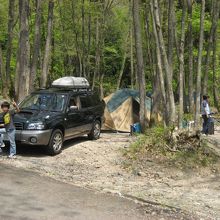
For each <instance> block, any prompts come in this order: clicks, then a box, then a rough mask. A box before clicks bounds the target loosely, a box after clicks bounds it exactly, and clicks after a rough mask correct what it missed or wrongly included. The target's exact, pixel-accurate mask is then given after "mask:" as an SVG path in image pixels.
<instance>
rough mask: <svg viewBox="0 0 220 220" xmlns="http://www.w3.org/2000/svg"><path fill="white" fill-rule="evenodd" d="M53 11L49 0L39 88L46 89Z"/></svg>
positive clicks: (52, 4) (51, 1)
mask: <svg viewBox="0 0 220 220" xmlns="http://www.w3.org/2000/svg"><path fill="white" fill-rule="evenodd" d="M53 9H54V1H53V0H49V4H48V20H47V38H46V45H45V51H44V60H43V68H42V73H41V87H46V85H47V76H48V72H49V65H50V58H51V40H52V29H53Z"/></svg>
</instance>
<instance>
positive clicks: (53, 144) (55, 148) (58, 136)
mask: <svg viewBox="0 0 220 220" xmlns="http://www.w3.org/2000/svg"><path fill="white" fill-rule="evenodd" d="M62 147H63V133H62V131H61V130H60V129H56V130H54V131H53V133H52V135H51V138H50V142H49V145H48V146H47V150H48V153H49V154H50V155H52V156H53V155H56V154H59V153H60V152H61V150H62Z"/></svg>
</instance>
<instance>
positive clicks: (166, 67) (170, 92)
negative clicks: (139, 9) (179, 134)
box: [153, 0, 176, 124]
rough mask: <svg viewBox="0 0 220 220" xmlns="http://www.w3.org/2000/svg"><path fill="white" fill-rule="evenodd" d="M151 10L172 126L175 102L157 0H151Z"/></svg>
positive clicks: (174, 116) (174, 117)
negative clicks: (162, 66) (163, 71)
mask: <svg viewBox="0 0 220 220" xmlns="http://www.w3.org/2000/svg"><path fill="white" fill-rule="evenodd" d="M153 3H154V4H153V6H154V7H153V8H154V19H155V22H156V29H157V34H158V41H159V47H160V50H161V55H162V60H163V65H164V70H165V79H166V85H167V97H168V103H169V107H170V109H169V124H173V123H174V122H175V119H176V115H175V102H174V94H173V86H172V74H171V71H170V66H169V62H168V59H167V54H166V49H165V43H164V39H163V34H162V29H161V23H160V16H159V5H158V0H153Z"/></svg>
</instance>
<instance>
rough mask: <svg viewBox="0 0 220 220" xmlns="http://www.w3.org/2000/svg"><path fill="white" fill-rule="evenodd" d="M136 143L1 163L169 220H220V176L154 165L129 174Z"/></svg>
mask: <svg viewBox="0 0 220 220" xmlns="http://www.w3.org/2000/svg"><path fill="white" fill-rule="evenodd" d="M132 141H134V140H133V138H131V137H130V136H128V135H127V134H111V133H105V134H102V137H101V138H100V139H99V140H98V141H88V140H87V138H86V137H82V138H78V139H75V140H72V141H68V142H66V143H65V148H64V150H63V152H62V153H61V154H60V155H57V156H55V157H50V156H47V155H45V154H44V150H43V149H42V148H33V147H20V148H19V149H18V153H19V155H18V157H17V159H16V160H8V159H6V157H3V158H1V159H0V162H1V163H4V164H8V165H12V166H15V167H19V168H24V169H28V170H31V171H37V172H38V173H40V174H41V175H43V176H49V177H52V178H54V179H57V180H61V181H63V182H67V183H71V184H73V185H75V186H80V187H83V188H87V189H92V190H95V191H97V192H100V193H111V194H117V195H119V196H121V197H129V198H132V199H133V200H136V198H138V199H140V200H141V201H144V204H145V205H146V210H145V211H146V212H147V213H148V212H149V213H151V215H154V214H155V215H158V214H161V213H162V216H163V218H164V219H166V218H168V219H169V218H170V219H220V176H219V174H218V173H212V172H210V171H208V170H204V171H203V173H196V172H194V171H189V172H187V173H186V172H185V171H182V170H177V169H175V168H173V169H171V168H166V167H163V166H161V165H159V164H157V163H155V162H154V161H151V160H149V161H147V163H148V164H149V166H148V168H147V169H146V170H144V172H143V171H142V172H136V173H135V172H128V171H126V170H125V169H123V166H122V164H123V162H124V158H123V155H122V152H121V150H122V149H124V148H127V147H128V146H129V145H130V143H131V142H132ZM171 207H174V208H171ZM171 216H172V217H171ZM152 219H153V218H152Z"/></svg>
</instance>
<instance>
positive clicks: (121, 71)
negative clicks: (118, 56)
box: [116, 32, 129, 90]
mask: <svg viewBox="0 0 220 220" xmlns="http://www.w3.org/2000/svg"><path fill="white" fill-rule="evenodd" d="M128 37H129V32H128V34H127V36H126V39H125V41H124V48H123V50H124V55H123V59H122V63H121V69H120V72H119V77H118V80H117V88H116V89H117V90H119V89H120V86H121V80H122V76H123V73H124V68H125V64H126V59H127V41H128Z"/></svg>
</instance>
